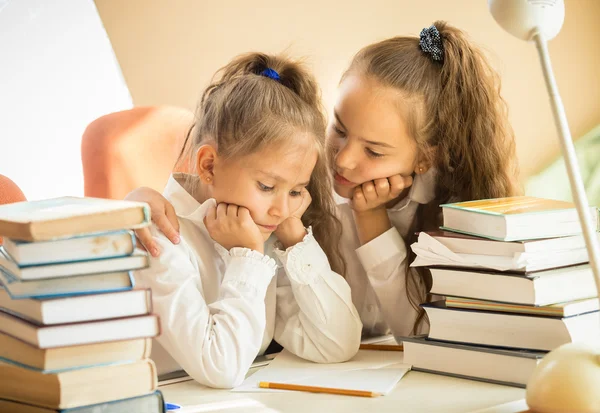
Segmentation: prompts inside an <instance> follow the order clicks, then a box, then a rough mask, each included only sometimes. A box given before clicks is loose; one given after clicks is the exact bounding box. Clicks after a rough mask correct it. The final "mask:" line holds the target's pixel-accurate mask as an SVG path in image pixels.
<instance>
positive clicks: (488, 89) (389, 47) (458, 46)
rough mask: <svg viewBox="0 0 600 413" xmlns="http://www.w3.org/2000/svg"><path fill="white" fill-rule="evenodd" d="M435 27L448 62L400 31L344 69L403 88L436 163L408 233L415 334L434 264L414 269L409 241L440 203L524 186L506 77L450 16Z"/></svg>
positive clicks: (412, 130) (411, 123)
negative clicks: (503, 91)
mask: <svg viewBox="0 0 600 413" xmlns="http://www.w3.org/2000/svg"><path fill="white" fill-rule="evenodd" d="M434 25H435V27H436V28H437V30H438V31H439V33H440V35H441V38H442V44H443V47H444V56H443V61H441V62H440V61H436V60H433V59H432V58H431V56H430V55H428V54H426V53H424V52H423V51H422V50H421V48H420V46H419V37H416V36H402V37H394V38H391V39H387V40H384V41H382V42H379V43H375V44H372V45H369V46H367V47H365V48H363V49H362V50H360V51H359V52H358V54H357V55H356V56H355V57H354V59H353V61H352V63H351V65H350V67H349V69H348V70H347V72H346V74H345V75H347V74H349V73H353V74H359V75H364V76H367V77H371V78H373V79H376V80H377V81H378V82H379V83H380V84H382V85H384V86H387V87H392V88H394V89H396V90H397V91H398V93H399V96H400V99H402V101H403V105H402V106H403V112H402V115H403V116H404V118H405V119H406V121H407V124H408V128H409V134H410V135H411V136H412V138H414V140H415V142H416V143H417V147H418V149H419V153H420V154H423V155H427V154H429V155H430V157H429V159H430V161H431V164H432V166H434V167H435V168H436V169H437V177H436V189H435V199H434V200H433V201H432V202H430V203H429V204H425V205H420V206H419V208H418V209H417V213H416V215H415V218H414V220H413V222H412V224H411V230H410V231H409V232H408V237H407V239H405V242H406V244H407V251H409V256H408V257H407V258H408V259H407V260H406V264H407V265H406V284H407V291H408V298H409V301H410V303H411V305H412V306H413V307H414V308H415V310H417V312H418V317H417V319H416V320H415V324H414V326H413V333H414V332H416V331H418V327H419V325H420V323H422V322H427V320H426V317H425V314H424V311H423V309H422V308H421V307H420V306H419V305H420V304H421V303H423V302H425V301H427V298H428V297H427V296H428V293H429V291H430V289H431V274H430V272H429V271H428V270H425V269H423V268H417V269H411V268H409V267H408V266H409V264H410V262H412V261H413V259H414V255H413V254H412V252H410V248H408V246H409V245H410V244H412V243H413V242H416V239H417V233H418V232H419V231H430V230H435V229H437V228H439V226H440V225H441V223H442V222H441V221H442V218H441V213H440V211H441V210H440V204H443V203H446V202H457V201H467V200H476V199H487V198H498V197H505V196H512V195H515V194H517V193H518V192H519V188H518V185H517V176H518V170H517V164H516V156H515V142H514V135H513V131H512V128H511V126H510V124H509V122H508V110H507V107H506V103H505V101H504V100H503V99H502V97H501V95H500V79H499V76H498V75H497V73H496V72H495V71H494V70H493V69H492V68H491V66H490V65H489V63H488V62H487V60H486V58H485V57H484V55H483V53H482V52H481V51H480V50H478V49H477V48H476V47H475V46H474V45H473V44H472V43H471V42H470V41H469V39H468V38H467V36H466V35H465V33H463V32H462V31H461V30H459V29H456V28H454V27H452V26H450V25H448V24H447V23H446V22H444V21H436V22H435V23H434Z"/></svg>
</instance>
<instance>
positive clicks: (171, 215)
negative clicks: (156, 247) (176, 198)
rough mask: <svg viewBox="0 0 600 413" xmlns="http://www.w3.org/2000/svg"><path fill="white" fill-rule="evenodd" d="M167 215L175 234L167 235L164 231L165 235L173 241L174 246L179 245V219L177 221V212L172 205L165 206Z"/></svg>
mask: <svg viewBox="0 0 600 413" xmlns="http://www.w3.org/2000/svg"><path fill="white" fill-rule="evenodd" d="M165 213H166V216H167V219H168V220H169V223H170V224H171V226H172V228H173V232H171V233H167V232H166V231H163V232H164V233H165V235H166V236H167V237H168V238H169V239H170V240H171V242H172V243H173V244H179V219H177V213H176V212H175V208H173V205H172V204H171V203H168V204H167V205H166V206H165Z"/></svg>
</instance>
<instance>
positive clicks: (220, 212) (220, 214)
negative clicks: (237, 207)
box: [217, 202, 227, 219]
mask: <svg viewBox="0 0 600 413" xmlns="http://www.w3.org/2000/svg"><path fill="white" fill-rule="evenodd" d="M226 216H227V204H225V203H223V202H221V203H220V204H219V205H217V219H223V218H225V217H226Z"/></svg>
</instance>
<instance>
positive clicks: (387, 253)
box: [338, 168, 436, 336]
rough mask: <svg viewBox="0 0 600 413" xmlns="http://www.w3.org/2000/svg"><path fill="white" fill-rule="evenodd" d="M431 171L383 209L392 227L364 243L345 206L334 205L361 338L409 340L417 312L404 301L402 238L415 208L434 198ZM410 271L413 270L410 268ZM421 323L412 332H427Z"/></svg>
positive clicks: (406, 298)
mask: <svg viewBox="0 0 600 413" xmlns="http://www.w3.org/2000/svg"><path fill="white" fill-rule="evenodd" d="M435 178H436V170H435V169H433V168H431V169H430V170H429V171H427V172H426V173H424V174H420V175H416V176H415V179H414V181H413V185H412V186H411V189H410V191H409V194H408V196H407V197H406V198H404V199H402V200H401V201H399V202H398V203H397V204H396V205H394V206H393V207H392V208H389V209H388V210H387V213H388V217H389V218H390V221H391V223H392V228H390V229H389V230H388V231H386V232H384V233H383V234H381V235H380V236H378V237H377V238H375V239H373V240H371V241H369V242H368V243H366V244H365V245H362V246H361V245H360V241H359V239H358V233H357V230H356V224H355V222H354V217H353V215H352V210H351V209H350V206H349V205H348V204H347V203H342V204H339V205H338V218H340V220H341V221H342V228H343V234H342V239H341V241H340V243H341V244H340V246H341V250H342V254H343V255H344V258H345V259H346V263H347V269H346V281H348V283H349V284H350V288H351V290H352V301H353V303H354V305H355V306H356V309H357V310H358V313H359V314H360V318H361V320H362V323H363V335H365V336H372V335H380V334H388V333H389V332H390V331H391V333H393V334H394V335H395V336H408V335H410V333H411V332H412V329H413V325H414V323H415V320H416V318H417V315H418V313H417V311H416V310H415V309H414V308H413V307H412V306H411V304H410V302H409V301H408V295H407V291H406V259H407V250H406V245H405V243H404V241H403V237H406V236H407V235H408V231H409V230H410V226H411V224H412V221H413V219H414V217H415V213H416V211H417V208H418V206H419V204H427V203H429V202H431V201H432V200H433V199H434V198H435ZM411 271H414V270H411ZM427 331H428V326H427V325H426V324H421V326H420V329H419V330H418V331H417V333H426V332H427Z"/></svg>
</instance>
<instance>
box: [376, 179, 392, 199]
mask: <svg viewBox="0 0 600 413" xmlns="http://www.w3.org/2000/svg"><path fill="white" fill-rule="evenodd" d="M373 183H374V184H375V192H377V196H378V197H379V198H387V197H388V196H389V195H390V182H389V181H388V179H387V178H382V179H376V180H375V181H373Z"/></svg>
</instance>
